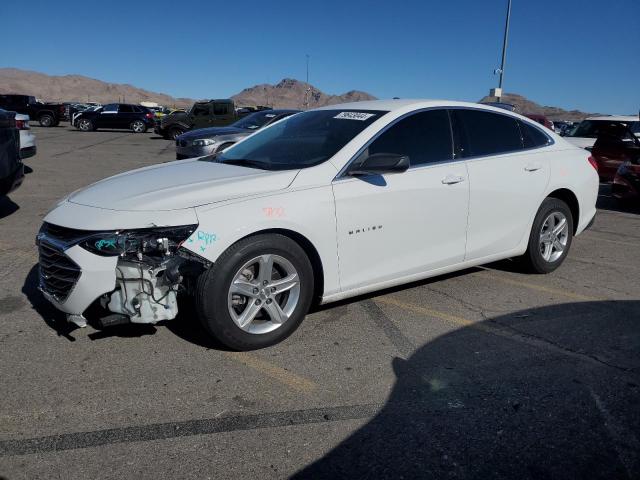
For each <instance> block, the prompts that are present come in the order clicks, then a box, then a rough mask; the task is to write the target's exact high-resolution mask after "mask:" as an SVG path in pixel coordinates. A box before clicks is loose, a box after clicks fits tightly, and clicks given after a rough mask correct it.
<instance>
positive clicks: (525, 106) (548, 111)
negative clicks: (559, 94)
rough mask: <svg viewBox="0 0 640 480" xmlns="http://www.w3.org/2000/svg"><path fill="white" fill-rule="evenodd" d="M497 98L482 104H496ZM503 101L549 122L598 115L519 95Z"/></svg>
mask: <svg viewBox="0 0 640 480" xmlns="http://www.w3.org/2000/svg"><path fill="white" fill-rule="evenodd" d="M496 100H497V99H496V97H489V96H487V97H482V98H481V99H480V103H484V102H495V101H496ZM501 101H502V102H504V103H511V104H512V105H515V106H516V112H518V113H537V114H542V115H544V116H546V117H547V118H548V119H549V120H567V121H572V122H575V121H579V120H584V119H585V118H587V117H591V116H595V115H598V114H597V113H585V112H581V111H580V110H564V109H562V108H558V107H547V106H543V105H540V104H538V103H536V102H533V101H531V100H529V99H527V98H525V97H523V96H522V95H518V94H517V93H505V94H504V95H503V96H502V98H501Z"/></svg>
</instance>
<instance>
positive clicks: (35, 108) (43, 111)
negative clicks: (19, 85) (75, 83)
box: [0, 94, 66, 127]
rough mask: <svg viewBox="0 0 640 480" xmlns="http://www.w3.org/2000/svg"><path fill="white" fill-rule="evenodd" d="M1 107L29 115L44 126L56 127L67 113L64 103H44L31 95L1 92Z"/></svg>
mask: <svg viewBox="0 0 640 480" xmlns="http://www.w3.org/2000/svg"><path fill="white" fill-rule="evenodd" d="M0 108H3V109H5V110H10V111H14V112H16V113H22V114H24V115H29V118H30V119H31V120H37V121H38V122H39V123H40V125H41V126H43V127H56V126H58V124H59V123H60V121H61V120H63V119H64V117H65V115H66V107H65V106H64V105H63V104H62V103H42V102H38V101H36V97H33V96H30V95H13V94H0Z"/></svg>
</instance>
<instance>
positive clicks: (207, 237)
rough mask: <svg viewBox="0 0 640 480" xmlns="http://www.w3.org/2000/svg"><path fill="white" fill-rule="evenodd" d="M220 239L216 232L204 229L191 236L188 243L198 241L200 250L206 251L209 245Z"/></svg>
mask: <svg viewBox="0 0 640 480" xmlns="http://www.w3.org/2000/svg"><path fill="white" fill-rule="evenodd" d="M217 240H218V236H217V235H216V234H215V233H211V232H205V231H203V230H198V231H196V232H195V233H194V234H193V235H192V236H190V237H189V239H188V240H187V243H196V242H197V243H198V246H199V248H200V251H201V252H202V253H204V252H205V251H206V250H207V248H208V247H210V246H211V245H213V244H214V243H215V242H216V241H217Z"/></svg>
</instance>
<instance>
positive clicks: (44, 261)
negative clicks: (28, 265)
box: [38, 241, 80, 302]
mask: <svg viewBox="0 0 640 480" xmlns="http://www.w3.org/2000/svg"><path fill="white" fill-rule="evenodd" d="M38 252H39V254H40V288H42V290H43V291H45V292H46V293H48V294H49V295H51V296H52V297H53V298H55V299H56V300H58V301H59V302H64V301H65V300H66V299H67V297H68V296H69V294H70V293H71V290H72V289H73V287H74V285H75V284H76V282H77V281H78V278H80V267H79V266H78V265H76V263H75V262H74V261H73V260H71V259H70V258H69V257H67V256H66V255H65V254H64V253H62V252H61V251H60V250H58V249H57V248H56V247H54V246H53V245H50V244H49V243H47V242H46V241H41V242H40V244H39V245H38Z"/></svg>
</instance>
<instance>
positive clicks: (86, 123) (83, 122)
mask: <svg viewBox="0 0 640 480" xmlns="http://www.w3.org/2000/svg"><path fill="white" fill-rule="evenodd" d="M76 126H77V128H78V130H82V131H83V132H90V131H91V130H93V122H92V121H91V120H89V119H88V118H81V119H80V120H78V121H77V122H76Z"/></svg>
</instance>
